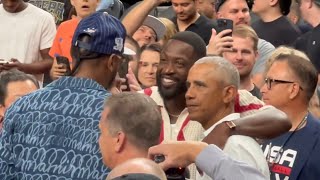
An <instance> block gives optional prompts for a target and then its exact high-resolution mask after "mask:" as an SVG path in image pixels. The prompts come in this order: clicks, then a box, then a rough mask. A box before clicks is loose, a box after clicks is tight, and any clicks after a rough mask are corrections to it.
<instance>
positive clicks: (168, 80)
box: [161, 77, 177, 88]
mask: <svg viewBox="0 0 320 180" xmlns="http://www.w3.org/2000/svg"><path fill="white" fill-rule="evenodd" d="M161 84H162V86H163V87H165V88H169V87H171V86H174V85H175V84H177V81H176V80H173V79H172V78H168V77H162V78H161Z"/></svg>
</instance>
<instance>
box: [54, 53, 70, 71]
mask: <svg viewBox="0 0 320 180" xmlns="http://www.w3.org/2000/svg"><path fill="white" fill-rule="evenodd" d="M56 59H57V64H62V65H63V67H64V68H65V69H66V72H65V75H70V74H71V68H70V63H69V59H68V58H67V57H64V56H57V57H56Z"/></svg>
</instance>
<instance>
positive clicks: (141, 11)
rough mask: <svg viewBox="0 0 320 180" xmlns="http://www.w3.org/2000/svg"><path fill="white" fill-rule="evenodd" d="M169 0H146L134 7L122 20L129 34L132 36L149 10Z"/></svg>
mask: <svg viewBox="0 0 320 180" xmlns="http://www.w3.org/2000/svg"><path fill="white" fill-rule="evenodd" d="M163 2H168V1H167V0H144V1H141V3H140V4H138V5H137V6H136V7H134V8H133V9H132V10H131V11H130V12H129V13H128V14H127V15H126V16H125V17H124V18H123V20H122V24H123V25H124V27H125V28H126V30H127V35H128V36H132V35H133V34H134V33H135V32H136V31H137V30H138V28H139V27H140V26H141V25H142V23H143V21H144V19H145V18H146V17H147V16H148V14H149V12H150V11H151V10H152V9H153V8H155V7H157V6H158V5H159V4H161V3H163Z"/></svg>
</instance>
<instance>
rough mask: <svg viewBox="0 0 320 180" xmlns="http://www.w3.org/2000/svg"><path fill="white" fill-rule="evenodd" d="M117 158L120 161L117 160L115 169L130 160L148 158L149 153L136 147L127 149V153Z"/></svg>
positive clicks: (124, 152) (118, 155)
mask: <svg viewBox="0 0 320 180" xmlns="http://www.w3.org/2000/svg"><path fill="white" fill-rule="evenodd" d="M116 156H117V157H118V159H117V160H116V162H115V164H114V167H116V166H117V165H119V164H122V163H123V162H125V161H127V160H128V159H134V158H147V157H148V151H141V150H140V149H137V148H135V147H131V148H128V147H127V150H126V151H123V152H122V153H121V154H117V155H116ZM114 167H113V168H114Z"/></svg>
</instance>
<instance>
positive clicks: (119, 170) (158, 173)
mask: <svg viewBox="0 0 320 180" xmlns="http://www.w3.org/2000/svg"><path fill="white" fill-rule="evenodd" d="M129 177H135V178H136V179H149V180H166V179H167V178H166V175H165V173H164V171H163V170H162V169H161V167H160V166H159V165H158V164H156V163H155V162H153V161H151V160H150V159H146V158H135V159H130V160H128V161H125V162H124V163H122V164H120V165H118V166H116V167H115V168H114V169H113V170H112V171H111V172H110V173H109V175H108V177H107V180H111V179H126V178H129Z"/></svg>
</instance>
